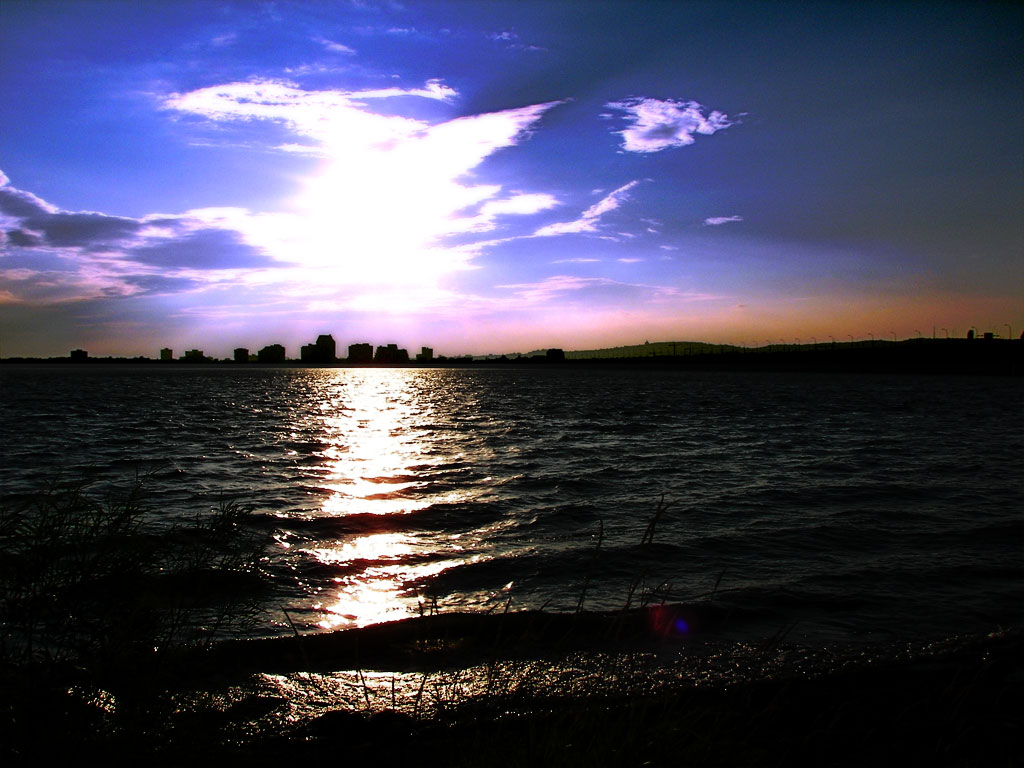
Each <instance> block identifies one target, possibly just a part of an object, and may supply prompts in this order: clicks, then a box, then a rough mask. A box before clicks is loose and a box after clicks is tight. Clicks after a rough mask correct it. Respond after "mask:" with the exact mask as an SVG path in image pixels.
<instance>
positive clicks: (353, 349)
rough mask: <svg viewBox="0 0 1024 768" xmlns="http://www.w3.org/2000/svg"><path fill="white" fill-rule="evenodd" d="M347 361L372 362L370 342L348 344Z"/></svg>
mask: <svg viewBox="0 0 1024 768" xmlns="http://www.w3.org/2000/svg"><path fill="white" fill-rule="evenodd" d="M348 361H349V362H350V363H371V362H373V345H372V344H349V345H348Z"/></svg>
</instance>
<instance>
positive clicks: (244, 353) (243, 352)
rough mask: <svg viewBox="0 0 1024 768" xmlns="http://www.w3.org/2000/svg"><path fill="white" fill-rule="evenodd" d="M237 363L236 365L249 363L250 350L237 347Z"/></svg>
mask: <svg viewBox="0 0 1024 768" xmlns="http://www.w3.org/2000/svg"><path fill="white" fill-rule="evenodd" d="M235 362H236V363H248V362H249V350H248V349H246V348H245V347H237V348H236V349H235Z"/></svg>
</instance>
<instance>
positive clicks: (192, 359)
mask: <svg viewBox="0 0 1024 768" xmlns="http://www.w3.org/2000/svg"><path fill="white" fill-rule="evenodd" d="M181 359H182V360H184V361H185V362H186V363H203V362H206V355H204V354H203V350H201V349H190V350H187V351H186V352H185V354H184V355H182V358H181Z"/></svg>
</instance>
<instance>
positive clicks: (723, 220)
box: [704, 216, 743, 227]
mask: <svg viewBox="0 0 1024 768" xmlns="http://www.w3.org/2000/svg"><path fill="white" fill-rule="evenodd" d="M735 221H743V217H742V216H712V217H710V218H707V219H704V224H705V225H706V226H709V227H720V226H722V225H723V224H732V223H733V222H735Z"/></svg>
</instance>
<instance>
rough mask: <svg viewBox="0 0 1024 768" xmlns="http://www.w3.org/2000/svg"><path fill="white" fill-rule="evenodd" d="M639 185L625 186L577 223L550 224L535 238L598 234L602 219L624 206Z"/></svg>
mask: <svg viewBox="0 0 1024 768" xmlns="http://www.w3.org/2000/svg"><path fill="white" fill-rule="evenodd" d="M639 183H640V182H639V181H631V182H629V183H628V184H623V185H622V186H621V187H619V188H618V189H616V190H615V191H614V192H611V193H609V194H608V195H606V196H605V197H603V198H601V200H599V201H598V202H596V203H595V204H594V205H592V206H590V207H589V208H588V209H587V210H585V211H584V212H583V214H582V215H581V216H580V217H579V218H578V219H576V220H575V221H564V222H558V223H556V224H548V225H547V226H546V227H541V228H540V229H538V230H537V231H536V232H534V233H533V234H534V237H551V236H553V235H570V234H576V233H579V232H596V231H597V223H598V221H599V220H600V219H601V217H602V216H604V215H605V214H606V213H608V212H610V211H614V210H615V209H616V208H618V207H619V206H620V205H622V203H623V201H625V200H627V199H628V198H629V191H630V190H631V189H633V187H635V186H636V185H637V184H639Z"/></svg>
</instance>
